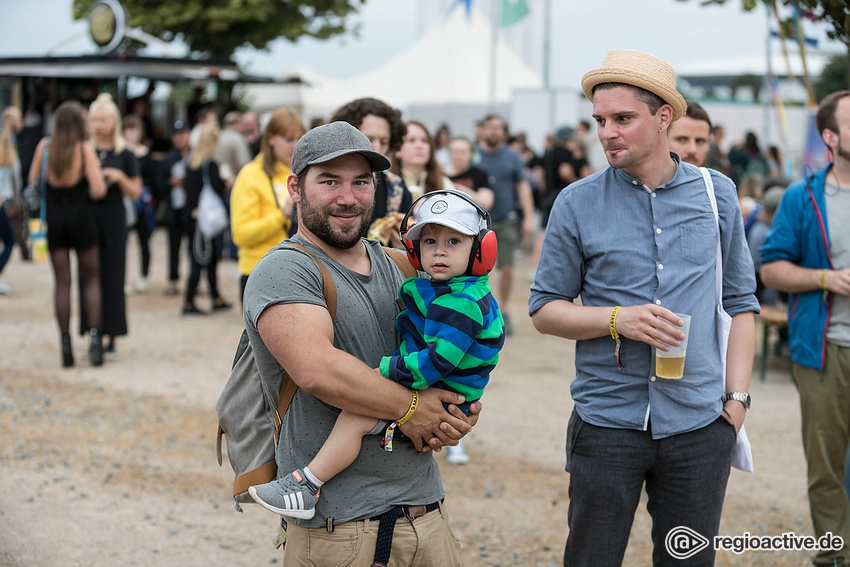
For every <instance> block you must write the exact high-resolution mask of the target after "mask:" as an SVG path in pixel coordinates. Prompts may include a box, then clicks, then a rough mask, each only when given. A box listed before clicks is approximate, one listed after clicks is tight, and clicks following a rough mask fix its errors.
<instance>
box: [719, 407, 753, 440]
mask: <svg viewBox="0 0 850 567" xmlns="http://www.w3.org/2000/svg"><path fill="white" fill-rule="evenodd" d="M720 415H721V416H722V417H723V419H725V420H726V421H728V422H729V423H731V424H732V425H734V426H735V433H736V434H737V433H740V432H741V428H742V427H743V426H744V419H745V418H746V417H747V408H745V407H744V404H742V403H741V402H739V401H737V400H728V401H727V402H726V403H724V404H723V412H722V413H721V414H720Z"/></svg>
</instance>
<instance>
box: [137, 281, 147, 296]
mask: <svg viewBox="0 0 850 567" xmlns="http://www.w3.org/2000/svg"><path fill="white" fill-rule="evenodd" d="M147 290H148V280H147V279H145V278H140V279H139V281H137V282H136V292H137V293H145V292H146V291H147Z"/></svg>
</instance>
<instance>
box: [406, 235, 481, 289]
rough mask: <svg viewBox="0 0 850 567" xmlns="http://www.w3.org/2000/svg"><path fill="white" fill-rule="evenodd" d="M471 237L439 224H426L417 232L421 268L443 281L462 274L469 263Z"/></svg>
mask: <svg viewBox="0 0 850 567" xmlns="http://www.w3.org/2000/svg"><path fill="white" fill-rule="evenodd" d="M473 240H474V239H473V237H472V236H469V235H467V234H461V233H460V232H458V231H456V230H454V229H451V228H449V227H447V226H442V225H439V224H427V225H425V226H423V227H422V231H421V232H420V233H419V254H420V257H421V261H422V269H423V270H424V271H425V272H427V273H428V275H430V276H431V277H432V278H433V279H435V280H437V281H441V282H444V281H446V280H448V279H451V278H454V277H457V276H462V275H463V274H464V273H466V267H467V266H468V265H469V255H470V254H471V253H472V243H473Z"/></svg>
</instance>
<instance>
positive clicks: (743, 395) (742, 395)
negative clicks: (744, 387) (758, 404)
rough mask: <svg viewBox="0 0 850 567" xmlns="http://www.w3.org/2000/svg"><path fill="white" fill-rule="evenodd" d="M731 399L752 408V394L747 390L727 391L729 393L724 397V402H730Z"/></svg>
mask: <svg viewBox="0 0 850 567" xmlns="http://www.w3.org/2000/svg"><path fill="white" fill-rule="evenodd" d="M729 400H735V401H738V402H741V403H742V404H744V407H745V408H747V409H750V401H751V398H750V395H749V394H748V393H747V392H727V394H726V395H725V396H724V397H723V403H726V402H728V401H729Z"/></svg>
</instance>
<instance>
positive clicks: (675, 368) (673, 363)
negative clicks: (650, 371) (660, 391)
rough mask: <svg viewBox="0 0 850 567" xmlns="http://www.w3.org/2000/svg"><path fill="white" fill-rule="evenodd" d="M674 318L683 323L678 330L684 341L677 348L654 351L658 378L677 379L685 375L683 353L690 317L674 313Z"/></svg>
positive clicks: (686, 341) (686, 345) (685, 347)
mask: <svg viewBox="0 0 850 567" xmlns="http://www.w3.org/2000/svg"><path fill="white" fill-rule="evenodd" d="M676 317H678V318H679V319H681V320H682V323H684V324H683V325H682V326H681V327H679V330H680V331H682V332H683V333H685V339H684V340H683V341H682V344H680V345H679V346H677V347H676V346H671V347H670V350H668V351H666V352H665V351H663V350H661V349H658V348H656V349H655V375H656V376H658V377H659V378H668V379H679V378H681V377H682V376H684V375H685V353H686V352H687V350H688V334H689V333H690V330H691V316H690V315H683V314H681V313H676Z"/></svg>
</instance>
